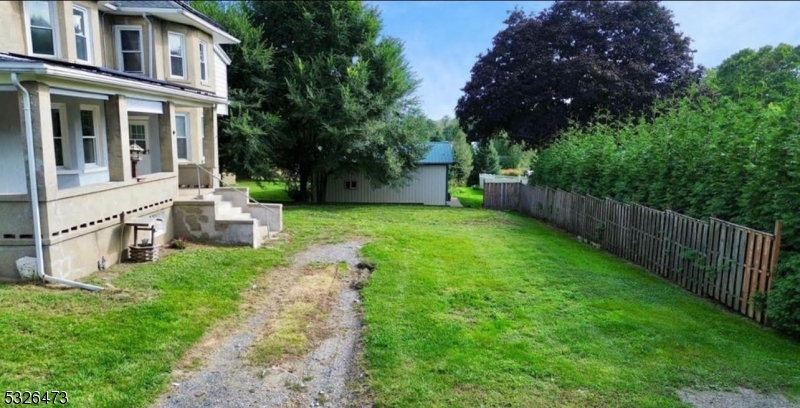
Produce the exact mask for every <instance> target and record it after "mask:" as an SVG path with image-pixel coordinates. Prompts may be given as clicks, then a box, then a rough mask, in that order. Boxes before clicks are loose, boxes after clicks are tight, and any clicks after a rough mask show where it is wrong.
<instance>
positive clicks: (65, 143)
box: [50, 102, 72, 173]
mask: <svg viewBox="0 0 800 408" xmlns="http://www.w3.org/2000/svg"><path fill="white" fill-rule="evenodd" d="M50 109H52V110H58V116H59V118H60V119H61V123H58V124H56V123H53V124H52V126H53V128H55V126H60V127H61V152H62V153H63V154H64V157H63V159H64V165H63V166H56V171H57V172H58V173H65V172H66V171H67V169H69V168H70V163H71V160H70V158H71V157H72V155H70V150H69V146H70V143H69V124H68V123H67V104H65V103H58V102H53V103H51V104H50ZM53 139H55V132H53ZM53 149H54V150H55V144H54V145H53ZM53 160H55V157H53Z"/></svg>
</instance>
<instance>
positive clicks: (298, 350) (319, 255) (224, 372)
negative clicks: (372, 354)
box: [154, 241, 375, 407]
mask: <svg viewBox="0 0 800 408" xmlns="http://www.w3.org/2000/svg"><path fill="white" fill-rule="evenodd" d="M362 245H363V244H362V243H361V242H359V241H352V242H347V243H344V244H331V245H320V246H315V247H312V248H308V249H307V250H305V251H303V252H301V253H299V254H297V255H296V256H295V258H294V262H293V263H292V265H291V266H290V267H288V268H283V269H278V270H274V271H272V272H271V273H269V274H265V275H264V276H262V277H261V278H260V279H259V281H258V282H256V283H255V284H254V285H253V287H252V288H251V289H250V290H248V291H246V293H244V298H245V299H244V302H243V305H244V306H243V308H242V311H241V312H240V313H239V314H238V315H237V317H236V318H234V319H228V320H226V321H225V322H222V323H221V324H220V325H219V326H217V327H215V328H214V329H213V330H212V331H210V332H209V333H208V334H207V335H206V336H205V337H204V338H203V339H202V340H201V341H200V342H199V344H198V345H197V346H196V347H194V348H193V349H191V350H190V351H189V352H187V353H186V355H185V356H184V357H183V358H182V360H181V361H180V363H179V364H178V365H177V366H176V369H175V370H174V372H173V383H172V385H171V389H170V390H169V391H168V392H167V393H165V394H164V395H163V396H162V397H161V398H160V399H159V401H157V403H156V404H154V406H155V407H219V406H225V407H251V406H266V407H309V406H312V407H314V406H318V407H353V406H370V400H369V391H368V389H367V388H366V383H365V381H364V379H363V371H362V370H361V363H360V361H361V350H362V346H361V342H360V335H361V325H362V320H361V314H360V295H359V293H358V290H357V288H360V287H362V286H363V284H364V282H366V280H367V279H368V278H369V274H370V273H371V270H372V269H374V267H375V266H374V265H367V264H363V263H361V262H360V260H359V258H358V251H359V249H360V248H361V246H362ZM343 263H344V264H346V265H347V266H346V267H344V265H343ZM340 265H341V266H340Z"/></svg>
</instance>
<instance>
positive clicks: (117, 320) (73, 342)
mask: <svg viewBox="0 0 800 408" xmlns="http://www.w3.org/2000/svg"><path fill="white" fill-rule="evenodd" d="M290 249H291V246H289V245H283V247H282V249H279V250H276V249H271V250H269V249H263V250H252V249H242V248H209V247H203V248H200V249H196V248H194V249H192V248H190V249H187V250H185V251H181V252H177V253H175V254H174V255H171V256H169V257H166V258H164V259H163V260H161V261H159V262H158V263H154V264H140V265H136V266H133V267H130V266H127V265H126V266H125V267H123V269H126V268H127V269H129V270H128V271H127V272H123V273H121V274H119V276H118V277H116V278H111V277H110V278H109V279H110V283H111V285H112V288H113V289H107V290H105V291H102V292H96V293H90V292H86V291H80V290H57V289H52V288H42V287H38V286H33V285H0V304H2V305H3V307H2V308H1V309H0V344H2V345H3V348H4V350H3V354H2V358H0V389H3V390H30V391H34V390H39V391H44V390H60V391H67V392H68V393H69V402H70V404H72V405H75V406H80V407H143V406H147V405H148V404H149V403H150V402H151V401H153V400H154V399H155V398H156V396H157V395H158V394H159V393H160V392H161V390H162V389H163V388H164V386H165V385H166V383H167V381H168V380H169V378H170V371H171V369H172V368H173V365H175V364H176V362H177V361H178V360H179V359H180V358H181V356H182V355H183V354H184V352H185V351H186V350H187V349H188V348H189V347H190V346H191V345H192V344H193V343H195V342H196V341H198V340H199V339H200V338H201V336H202V335H203V333H204V332H205V331H206V330H208V329H209V328H210V327H211V326H212V325H213V324H215V323H216V322H218V321H220V320H221V319H223V318H226V317H231V316H232V315H234V314H236V312H237V310H238V308H239V303H240V301H241V292H242V291H243V290H244V289H245V288H247V287H249V284H250V282H251V281H252V280H253V279H254V278H256V277H257V276H258V275H261V274H263V273H264V272H265V271H266V270H268V269H269V268H270V267H271V266H273V265H279V264H284V263H285V257H286V251H288V250H290ZM118 269H119V268H117V269H112V270H109V272H114V271H116V270H118ZM89 281H92V282H100V276H96V277H93V278H92V279H89Z"/></svg>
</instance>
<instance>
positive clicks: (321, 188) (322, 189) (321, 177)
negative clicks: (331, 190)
mask: <svg viewBox="0 0 800 408" xmlns="http://www.w3.org/2000/svg"><path fill="white" fill-rule="evenodd" d="M314 181H315V182H316V185H315V187H316V193H317V204H325V202H326V200H325V198H326V197H325V195H326V194H327V193H328V173H317V174H316V176H315V177H314Z"/></svg>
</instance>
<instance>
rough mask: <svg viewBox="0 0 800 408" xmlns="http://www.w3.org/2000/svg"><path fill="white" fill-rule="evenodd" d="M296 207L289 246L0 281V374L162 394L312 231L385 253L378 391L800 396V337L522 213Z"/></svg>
mask: <svg viewBox="0 0 800 408" xmlns="http://www.w3.org/2000/svg"><path fill="white" fill-rule="evenodd" d="M284 221H285V225H286V226H287V231H286V232H287V235H288V238H285V239H284V241H283V242H282V243H281V245H280V246H278V247H277V248H272V249H269V248H265V249H259V250H253V249H238V248H207V247H201V248H199V249H197V248H196V247H195V248H189V249H187V250H186V251H182V252H178V253H176V254H174V255H172V256H169V257H166V258H164V259H162V260H161V261H159V262H158V263H155V264H142V265H137V266H134V267H132V268H131V269H130V270H128V271H124V270H123V271H122V272H121V273H119V275H118V276H116V277H114V276H113V273H112V274H111V275H109V276H107V277H108V281H109V282H110V283H111V284H112V285H113V287H114V288H116V289H110V290H107V291H104V292H100V293H88V292H83V291H76V290H65V291H61V290H54V289H45V288H41V287H36V286H30V285H0V303H1V304H2V305H3V308H1V309H0V342H2V344H3V347H4V350H3V354H2V358H0V388H2V389H5V390H56V389H57V390H65V391H68V392H69V397H70V402H71V403H73V404H74V405H75V406H81V407H142V406H147V405H148V404H149V403H150V402H152V401H153V400H154V399H155V398H156V397H157V396H158V394H159V393H160V392H162V391H163V390H164V389H165V386H166V384H167V381H168V380H169V378H170V372H171V370H172V369H173V368H174V367H175V366H176V364H177V363H178V361H179V360H180V359H181V358H182V356H184V353H185V352H186V350H187V349H188V348H189V347H190V346H191V345H192V344H194V343H196V342H197V341H198V340H199V339H200V338H201V337H202V336H203V334H204V333H205V332H207V331H208V330H209V329H210V328H211V327H212V326H213V325H215V324H217V323H220V322H222V321H228V320H229V319H231V318H232V317H234V316H239V315H240V313H241V312H240V308H241V307H243V302H242V294H243V293H246V290H247V288H249V287H250V285H251V283H252V282H254V281H255V280H257V279H259V278H263V276H264V273H266V270H268V269H270V268H271V267H273V266H276V265H281V266H285V265H286V264H287V259H288V257H289V255H291V254H292V253H294V251H296V250H297V249H299V248H301V247H303V246H305V245H308V244H309V243H312V242H342V241H344V240H346V239H349V238H352V237H361V238H363V239H365V240H367V241H368V242H369V243H368V244H367V245H366V246H365V247H364V249H363V253H364V255H365V256H366V257H367V258H368V259H369V261H371V262H374V263H376V264H377V268H376V269H375V272H374V273H373V275H372V280H371V281H370V283H369V284H368V285H367V286H366V287H365V288H364V289H363V295H364V301H363V305H364V308H365V310H364V319H365V324H366V327H367V329H366V332H365V337H364V343H365V345H366V356H365V357H366V363H367V367H368V378H369V380H370V383H371V384H370V385H371V392H372V393H373V394H374V395H375V398H376V401H375V403H376V406H379V407H416V406H428V407H467V406H548V407H550V406H553V407H586V406H589V407H591V406H598V407H599V406H603V407H606V406H609V407H680V406H684V405H682V404H681V402H680V401H679V399H678V397H677V395H676V393H675V390H676V389H679V388H683V387H693V388H699V389H732V388H734V387H736V386H745V387H748V388H753V389H756V390H760V391H763V392H780V393H784V394H786V395H788V396H790V397H797V396H799V395H800V365H798V364H797V361H800V345H799V344H798V343H795V342H793V341H791V340H788V339H784V338H781V337H779V336H777V335H775V334H773V333H771V332H769V331H767V330H763V329H761V328H759V327H757V326H756V325H754V324H752V323H751V322H748V321H746V320H745V319H743V318H740V317H738V316H735V315H733V314H731V313H727V312H724V311H722V310H720V309H719V308H717V307H715V306H713V305H712V304H710V303H708V302H705V301H703V300H702V299H699V298H696V297H694V296H693V295H691V294H689V293H688V292H686V291H684V290H682V289H680V288H677V287H675V286H673V285H671V284H668V283H666V282H664V281H662V280H660V279H659V278H657V277H654V276H652V275H650V274H649V273H647V272H645V271H644V270H642V269H640V268H638V267H635V266H633V265H631V264H627V263H625V262H623V261H620V260H619V259H616V258H614V257H612V256H610V255H608V254H606V253H603V252H601V251H599V250H595V249H593V248H591V247H589V246H587V245H584V244H581V243H579V242H577V241H575V240H573V239H571V238H570V237H568V236H566V235H564V234H562V233H560V232H557V231H555V230H553V229H550V228H549V227H546V226H544V225H542V224H539V223H537V222H535V221H532V220H529V219H526V218H524V217H521V216H519V215H514V214H507V213H499V212H493V211H486V210H476V209H449V208H432V207H422V206H348V205H337V206H325V207H309V206H295V207H292V208H289V209H287V210H286V211H285V220H284ZM123 269H124V268H123ZM111 272H113V271H111ZM106 273H108V272H106ZM105 278H106V277H105V276H104V275H99V276H96V277H93V278H92V279H90V281H94V282H98V281H100V280H102V279H105ZM321 282H322V281H321ZM311 286H314V285H311ZM301 309H302V308H300V307H298V310H297V311H296V312H297V313H296V314H295V315H297V316H304V314H303V313H304V312H303V310H301ZM289 318H290V319H289V320H287V322H289V321H291V319H294V317H292V316H289ZM287 324H288V323H287ZM289 325H291V324H289ZM295 326H296V325H295ZM302 330H303V329H302V328H301V329H296V330H295V329H292V330H288V329H287V332H290V333H302ZM287 344H290V345H291V344H294V343H291V342H289V343H287Z"/></svg>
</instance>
